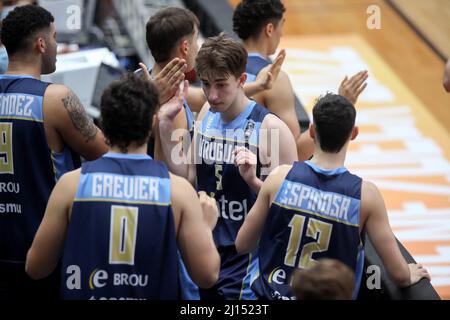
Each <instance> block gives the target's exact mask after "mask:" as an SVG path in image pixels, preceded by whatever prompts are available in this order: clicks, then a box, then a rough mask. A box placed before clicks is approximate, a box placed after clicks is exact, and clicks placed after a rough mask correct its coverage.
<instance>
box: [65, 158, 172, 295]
mask: <svg viewBox="0 0 450 320" xmlns="http://www.w3.org/2000/svg"><path fill="white" fill-rule="evenodd" d="M170 199H171V193H170V178H169V172H168V170H167V168H166V166H165V165H164V164H163V163H161V162H157V161H154V160H152V159H151V158H150V157H149V156H147V155H125V154H114V153H108V154H106V155H105V156H103V157H102V158H100V159H98V160H96V161H93V162H87V163H84V164H83V166H82V170H81V176H80V183H79V187H78V190H77V194H76V198H75V200H74V204H73V207H72V214H71V217H70V225H69V231H68V235H67V240H66V245H65V249H64V256H63V267H62V289H61V292H62V298H64V299H177V298H179V285H178V279H177V278H178V262H177V244H176V231H175V223H174V217H173V213H172V209H171V206H170ZM77 281H78V282H77Z"/></svg>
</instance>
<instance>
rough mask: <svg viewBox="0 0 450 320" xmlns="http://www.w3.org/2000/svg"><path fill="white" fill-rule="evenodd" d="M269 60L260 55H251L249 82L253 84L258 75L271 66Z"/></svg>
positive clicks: (248, 59)
mask: <svg viewBox="0 0 450 320" xmlns="http://www.w3.org/2000/svg"><path fill="white" fill-rule="evenodd" d="M271 63H272V62H270V61H269V60H267V59H265V58H264V57H263V56H262V55H260V54H259V53H249V54H248V58H247V67H246V72H247V82H253V81H255V79H256V76H257V75H258V73H259V72H260V71H261V69H263V68H264V67H266V66H267V65H269V64H271Z"/></svg>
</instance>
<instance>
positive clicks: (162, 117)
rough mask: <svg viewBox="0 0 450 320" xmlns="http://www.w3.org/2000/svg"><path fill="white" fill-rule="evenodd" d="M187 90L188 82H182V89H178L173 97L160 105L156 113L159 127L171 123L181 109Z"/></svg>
mask: <svg viewBox="0 0 450 320" xmlns="http://www.w3.org/2000/svg"><path fill="white" fill-rule="evenodd" d="M188 89H189V82H188V81H187V80H186V81H184V86H183V88H182V89H181V88H178V90H177V92H176V93H175V95H174V96H173V97H172V99H170V100H169V101H167V102H166V103H164V104H162V105H161V107H160V108H159V111H158V120H159V127H160V128H161V126H163V125H164V124H166V123H170V124H171V123H172V121H173V119H174V118H175V116H176V115H177V114H178V113H179V112H180V111H181V110H182V109H183V103H184V99H185V98H186V96H187V93H188Z"/></svg>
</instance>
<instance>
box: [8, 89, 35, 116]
mask: <svg viewBox="0 0 450 320" xmlns="http://www.w3.org/2000/svg"><path fill="white" fill-rule="evenodd" d="M33 102H34V97H33V96H28V95H17V94H8V95H0V105H1V108H0V110H1V111H0V112H1V113H0V115H2V116H25V117H31V114H32V108H31V105H32V104H33Z"/></svg>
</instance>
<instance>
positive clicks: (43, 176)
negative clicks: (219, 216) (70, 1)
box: [0, 5, 107, 299]
mask: <svg viewBox="0 0 450 320" xmlns="http://www.w3.org/2000/svg"><path fill="white" fill-rule="evenodd" d="M55 36H56V32H55V25H54V18H53V16H52V15H51V14H50V13H49V12H48V11H46V10H45V9H43V8H41V7H38V6H34V5H27V6H21V7H16V8H15V9H14V10H13V11H11V12H10V13H9V14H8V16H7V17H6V18H5V19H4V20H3V22H2V30H1V42H2V44H3V45H4V46H5V47H6V50H7V52H8V55H9V66H8V70H7V72H6V74H5V75H1V76H0V204H1V205H0V298H1V297H6V298H13V299H14V298H21V297H25V296H27V295H30V296H33V297H34V296H35V297H37V298H46V297H47V292H48V293H49V294H51V293H50V291H51V290H50V288H53V286H52V285H48V284H45V283H44V284H42V287H39V286H40V285H39V283H34V282H33V283H32V282H31V281H28V280H29V279H27V277H26V275H25V272H24V264H25V256H26V252H27V250H28V249H29V247H30V245H31V242H32V240H33V237H34V235H35V232H36V230H37V228H38V226H39V223H40V222H41V220H42V217H43V215H44V211H45V206H46V204H47V200H48V197H49V196H50V192H51V190H52V189H53V187H54V185H55V181H56V180H57V179H58V178H59V177H60V176H61V175H62V174H63V173H65V172H67V171H69V170H73V169H74V168H76V167H77V166H79V162H80V161H79V157H78V156H74V155H75V153H76V154H79V155H81V156H83V157H84V158H86V159H96V158H98V157H99V156H101V155H102V154H103V153H105V152H106V151H107V147H106V144H105V141H104V137H103V134H102V133H101V131H100V130H98V129H97V127H96V126H95V125H94V124H93V122H92V121H91V119H90V118H89V117H88V116H87V115H86V112H85V109H84V107H83V106H82V105H81V103H80V101H79V99H78V98H77V96H76V95H75V94H74V93H73V92H72V91H71V90H70V89H69V88H67V87H65V86H63V85H57V84H50V83H45V82H42V81H40V76H41V75H42V74H49V73H52V72H54V71H55V62H56V46H57V44H56V40H55ZM34 290H36V291H38V292H39V294H36V292H34ZM54 292H56V293H57V290H55V291H54Z"/></svg>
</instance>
